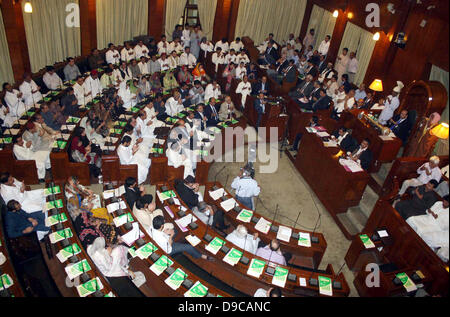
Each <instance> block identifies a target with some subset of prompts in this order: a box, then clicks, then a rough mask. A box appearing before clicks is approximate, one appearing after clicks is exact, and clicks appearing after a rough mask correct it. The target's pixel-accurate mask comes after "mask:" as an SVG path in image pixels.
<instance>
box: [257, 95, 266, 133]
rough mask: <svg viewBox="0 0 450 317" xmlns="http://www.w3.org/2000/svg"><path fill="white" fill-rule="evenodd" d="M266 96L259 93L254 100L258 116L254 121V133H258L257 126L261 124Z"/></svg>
mask: <svg viewBox="0 0 450 317" xmlns="http://www.w3.org/2000/svg"><path fill="white" fill-rule="evenodd" d="M265 97H266V96H264V94H263V93H260V94H259V96H258V98H256V100H255V104H254V106H255V110H256V113H257V114H258V118H257V119H256V131H258V128H259V125H260V124H261V119H262V116H263V115H264V113H265V112H266V104H267V101H266V99H265Z"/></svg>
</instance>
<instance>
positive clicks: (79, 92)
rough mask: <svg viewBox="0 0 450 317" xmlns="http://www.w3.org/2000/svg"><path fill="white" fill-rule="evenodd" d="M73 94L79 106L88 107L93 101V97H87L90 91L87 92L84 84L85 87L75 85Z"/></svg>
mask: <svg viewBox="0 0 450 317" xmlns="http://www.w3.org/2000/svg"><path fill="white" fill-rule="evenodd" d="M73 93H74V95H75V97H76V98H77V101H78V104H79V105H86V104H87V103H88V102H89V101H91V100H92V98H91V95H89V96H85V94H87V93H88V91H87V90H86V87H85V86H84V83H83V85H80V84H78V83H75V85H73Z"/></svg>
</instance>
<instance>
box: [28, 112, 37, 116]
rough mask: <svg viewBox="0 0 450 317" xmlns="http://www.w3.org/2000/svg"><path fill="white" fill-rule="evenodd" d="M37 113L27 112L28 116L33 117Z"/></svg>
mask: <svg viewBox="0 0 450 317" xmlns="http://www.w3.org/2000/svg"><path fill="white" fill-rule="evenodd" d="M35 113H36V112H34V111H27V116H29V117H32V116H34V114H35Z"/></svg>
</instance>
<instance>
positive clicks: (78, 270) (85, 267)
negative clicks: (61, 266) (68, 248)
mask: <svg viewBox="0 0 450 317" xmlns="http://www.w3.org/2000/svg"><path fill="white" fill-rule="evenodd" d="M90 270H92V268H91V266H90V265H89V263H88V261H87V260H86V259H83V260H81V261H80V262H78V263H75V264H71V265H68V266H67V267H66V272H67V274H68V275H69V277H70V278H76V277H77V276H80V275H81V274H83V273H85V272H89V271H90Z"/></svg>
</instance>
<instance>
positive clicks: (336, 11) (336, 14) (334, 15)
mask: <svg viewBox="0 0 450 317" xmlns="http://www.w3.org/2000/svg"><path fill="white" fill-rule="evenodd" d="M338 16H339V11H338V10H334V12H333V17H334V18H337V17H338Z"/></svg>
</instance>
